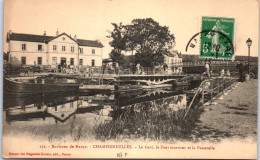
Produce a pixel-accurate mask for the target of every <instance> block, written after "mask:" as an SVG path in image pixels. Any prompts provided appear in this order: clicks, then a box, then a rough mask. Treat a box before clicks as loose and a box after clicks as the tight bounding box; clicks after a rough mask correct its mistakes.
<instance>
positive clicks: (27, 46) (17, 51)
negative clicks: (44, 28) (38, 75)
mask: <svg viewBox="0 0 260 160" xmlns="http://www.w3.org/2000/svg"><path fill="white" fill-rule="evenodd" d="M7 43H9V51H8V52H9V57H8V63H11V64H12V65H50V66H51V67H52V68H55V67H56V66H57V65H59V64H61V65H63V64H65V63H66V65H71V66H80V65H81V66H102V54H103V53H102V48H103V47H104V46H103V45H102V43H101V42H100V41H97V40H96V41H94V40H85V39H77V36H76V35H75V36H74V37H73V38H72V37H71V36H69V35H68V34H66V33H62V34H59V32H58V31H57V33H56V36H47V35H46V32H44V34H43V35H33V34H23V33H13V32H12V31H11V30H10V31H9V32H8V33H7Z"/></svg>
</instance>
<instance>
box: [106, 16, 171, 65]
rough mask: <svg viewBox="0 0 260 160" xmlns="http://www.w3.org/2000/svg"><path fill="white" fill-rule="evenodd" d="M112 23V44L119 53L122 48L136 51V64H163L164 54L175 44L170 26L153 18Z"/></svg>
mask: <svg viewBox="0 0 260 160" xmlns="http://www.w3.org/2000/svg"><path fill="white" fill-rule="evenodd" d="M112 25H113V26H114V30H113V32H111V36H109V37H110V38H113V40H112V41H111V42H110V45H111V46H112V47H114V51H116V52H117V53H118V54H121V51H122V50H124V51H126V52H127V51H131V52H132V55H133V54H134V52H135V64H137V63H140V64H141V65H142V66H147V67H148V66H149V67H154V66H156V65H160V64H163V62H164V56H163V55H164V54H167V53H168V52H169V50H170V49H171V48H172V47H173V46H174V45H175V37H174V35H173V34H170V31H169V28H168V27H166V26H160V25H159V23H158V22H156V21H154V20H153V19H152V18H146V19H134V20H133V21H132V23H131V24H129V25H122V23H120V24H119V25H117V24H114V23H112Z"/></svg>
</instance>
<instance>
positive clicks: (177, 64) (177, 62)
mask: <svg viewBox="0 0 260 160" xmlns="http://www.w3.org/2000/svg"><path fill="white" fill-rule="evenodd" d="M164 63H165V64H166V65H167V67H168V71H169V72H173V73H177V74H178V73H181V72H182V67H181V64H182V54H181V53H179V52H178V51H177V50H172V51H170V52H169V53H167V54H164Z"/></svg>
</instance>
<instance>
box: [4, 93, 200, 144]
mask: <svg viewBox="0 0 260 160" xmlns="http://www.w3.org/2000/svg"><path fill="white" fill-rule="evenodd" d="M190 100H191V97H189V95H188V94H186V92H185V91H183V90H167V89H153V90H139V91H138V90H137V91H131V92H124V93H88V94H86V93H84V94H81V93H77V92H76V93H63V94H57V93H56V94H47V95H33V96H25V97H14V96H13V97H12V96H7V95H4V109H3V135H8V136H16V137H21V138H30V139H32V140H34V139H35V140H48V141H50V142H53V141H60V142H66V141H85V140H86V141H91V140H102V141H104V140H124V139H132V140H133V139H150V140H173V139H187V138H189V136H190V135H189V133H190V130H191V129H192V127H193V125H194V123H195V122H196V120H195V119H198V117H199V111H198V110H197V109H196V110H194V111H192V112H190V113H189V116H187V117H186V118H185V119H183V116H184V113H185V109H186V106H187V105H188V104H189V103H190ZM194 115H195V116H194Z"/></svg>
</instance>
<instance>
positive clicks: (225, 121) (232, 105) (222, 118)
mask: <svg viewBox="0 0 260 160" xmlns="http://www.w3.org/2000/svg"><path fill="white" fill-rule="evenodd" d="M257 87H258V82H257V80H256V79H252V80H250V81H247V82H244V83H240V82H237V83H236V84H234V85H232V87H231V88H230V89H229V90H226V91H225V92H224V94H222V95H221V96H220V97H219V98H217V99H215V100H214V102H213V103H212V104H210V105H209V106H205V112H204V113H202V115H201V117H200V122H199V123H198V126H197V127H196V128H195V129H194V131H193V132H194V133H193V139H194V141H200V140H209V141H213V142H219V141H221V140H222V139H224V138H246V137H253V138H254V139H255V140H256V138H257Z"/></svg>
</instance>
